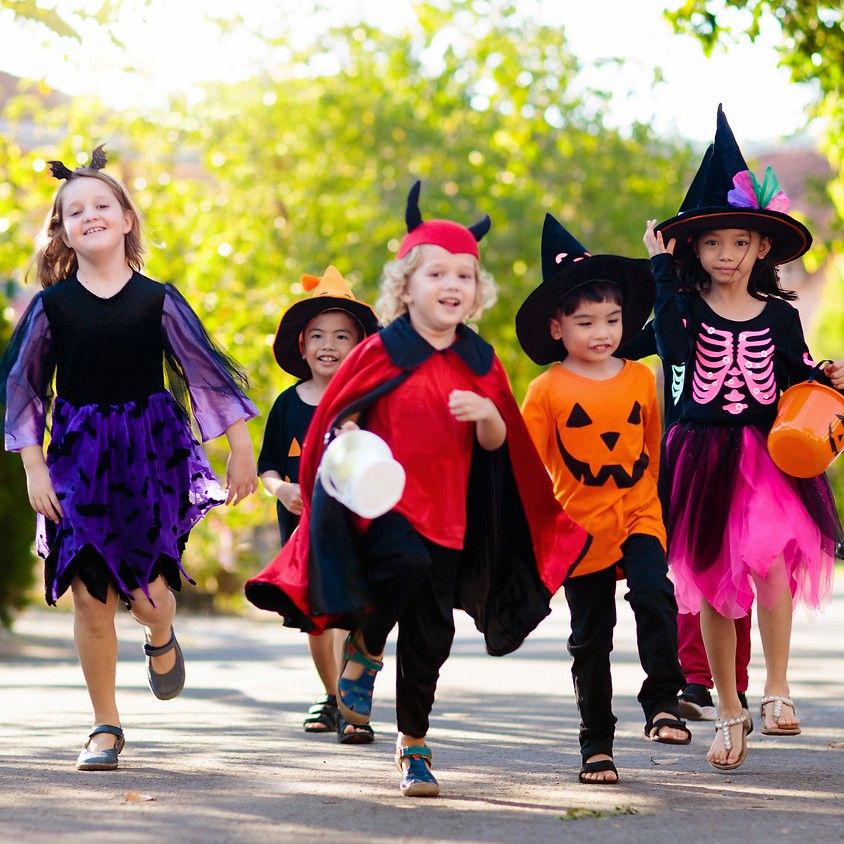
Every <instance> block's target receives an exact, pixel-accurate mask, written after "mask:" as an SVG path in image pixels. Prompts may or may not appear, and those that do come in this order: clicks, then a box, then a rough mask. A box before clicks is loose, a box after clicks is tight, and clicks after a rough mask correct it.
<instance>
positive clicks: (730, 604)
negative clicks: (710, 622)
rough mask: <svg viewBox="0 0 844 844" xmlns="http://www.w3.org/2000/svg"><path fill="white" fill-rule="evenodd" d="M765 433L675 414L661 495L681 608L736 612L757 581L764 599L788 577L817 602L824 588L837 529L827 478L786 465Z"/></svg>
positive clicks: (803, 598)
mask: <svg viewBox="0 0 844 844" xmlns="http://www.w3.org/2000/svg"><path fill="white" fill-rule="evenodd" d="M766 439H767V431H766V430H764V429H763V428H760V427H756V426H753V425H735V426H729V425H704V424H699V423H698V424H696V423H679V424H676V425H674V426H673V427H672V428H671V429H670V431H669V432H668V436H667V437H666V443H665V460H664V463H663V467H662V468H663V471H664V476H663V479H662V486H663V501H664V503H665V505H666V509H667V523H668V536H669V546H668V561H669V563H670V566H671V579H672V580H673V581H674V587H675V591H676V595H677V604H678V607H679V610H680V612H681V613H689V612H691V613H696V612H699V611H700V607H701V602H702V601H706V602H707V603H709V604H710V605H711V606H712V607H714V608H715V610H716V611H717V612H719V613H720V614H721V615H723V616H726V617H728V618H741V617H743V616H745V615H747V613H748V612H749V610H750V608H751V606H752V604H753V597H754V594H756V591H757V586H758V599H759V601H760V603H761V604H762V606H767V607H770V606H772V605H773V604H774V602H775V601H776V600H777V598H778V597H779V596H780V595H781V594H782V588H783V584H784V583H787V584H788V587H789V589H790V590H791V595H792V599H793V600H794V602H795V603H797V602H800V603H803V604H805V605H807V606H809V607H813V608H817V607H819V606H820V605H821V603H822V602H823V600H824V599H825V598H826V597H827V596H828V595H829V593H830V590H831V587H832V573H833V567H834V562H835V551H836V547H837V545H838V543H839V542H840V541H841V535H842V533H841V524H840V522H839V520H838V516H837V514H836V511H835V502H834V500H833V497H832V491H831V489H830V486H829V481H828V480H827V478H826V476H825V475H821V476H819V477H817V478H806V479H803V478H793V477H791V476H789V475H786V474H784V473H783V472H781V471H780V470H779V469H778V468H777V467H776V466H775V465H774V462H773V461H772V460H771V458H770V456H769V454H768V449H767V443H766Z"/></svg>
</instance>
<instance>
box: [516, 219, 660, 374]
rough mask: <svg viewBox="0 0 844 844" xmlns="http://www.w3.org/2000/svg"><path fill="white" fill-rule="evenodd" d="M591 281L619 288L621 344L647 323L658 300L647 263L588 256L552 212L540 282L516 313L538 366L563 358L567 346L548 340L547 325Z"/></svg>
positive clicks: (518, 331)
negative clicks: (563, 303)
mask: <svg viewBox="0 0 844 844" xmlns="http://www.w3.org/2000/svg"><path fill="white" fill-rule="evenodd" d="M590 281H610V282H612V283H613V284H617V285H618V286H619V287H620V288H621V292H622V297H623V304H622V306H621V322H622V336H621V345H623V344H624V343H626V342H627V341H628V340H630V339H631V338H633V337H635V336H636V335H637V334H638V333H639V332H640V331H641V330H642V326H643V325H644V324H645V321H646V320H647V318H648V316H649V314H650V312H651V309H652V308H653V305H654V299H655V297H656V286H655V283H654V278H653V275H652V274H651V271H650V267H649V265H648V262H647V261H637V260H636V259H634V258H623V257H622V256H620V255H592V254H591V253H589V252H587V250H586V248H585V247H584V246H583V245H582V244H581V243H579V242H578V241H577V239H576V238H575V237H573V236H572V235H571V234H570V233H569V232H568V231H567V230H566V229H565V228H564V227H563V224H562V223H560V221H559V220H557V219H556V218H554V217H553V216H552V215H551V214H546V215H545V223H544V225H543V226H542V284H540V285H539V287H537V288H536V289H535V290H534V291H533V292H532V293H531V294H530V295H529V296H528V297H527V299H525V301H524V304H522V306H521V308H519V312H518V313H517V314H516V336H517V337H518V338H519V343H520V344H521V346H522V348H523V349H524V350H525V354H527V356H528V357H529V358H530V359H531V360H532V361H533V362H534V363H539V364H546V363H552V362H554V361H558V360H563V359H564V358H565V357H566V355H567V354H568V352H567V351H566V347H565V346H564V345H563V344H562V343H561V342H560V341H559V340H555V339H554V338H553V337H552V336H551V332H550V330H549V326H548V321H549V320H550V319H551V315H552V314H553V312H554V308H555V306H556V305H557V304H558V303H559V301H560V300H561V299H562V298H563V297H564V296H565V295H566V294H567V293H571V291H572V290H575V289H576V288H578V287H581V286H582V285H584V284H587V283H588V282H590Z"/></svg>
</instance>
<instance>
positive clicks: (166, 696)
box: [144, 627, 185, 700]
mask: <svg viewBox="0 0 844 844" xmlns="http://www.w3.org/2000/svg"><path fill="white" fill-rule="evenodd" d="M174 648H175V650H176V664H175V665H174V666H173V667H172V668H171V669H170V670H169V671H168V672H167V673H166V674H158V673H156V672H155V671H153V670H152V657H155V656H163V655H164V654H166V653H168V652H169V651H172V650H173V649H174ZM144 653H145V654H146V657H147V679H148V680H149V688H150V691H151V692H152V693H153V694H154V695H155V696H156V697H157V698H158V699H159V700H170V699H171V698H174V697H177V696H178V695H179V693H180V692H181V691H182V689H183V688H184V687H185V658H184V656H182V649H181V648H180V647H179V643H178V641H177V640H176V634H175V633H174V632H173V628H172V627H171V628H170V641H169V642H167V644H166V645H159V646H158V647H153V646H152V645H150V644H149V642H144Z"/></svg>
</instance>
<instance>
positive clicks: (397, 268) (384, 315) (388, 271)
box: [375, 243, 498, 326]
mask: <svg viewBox="0 0 844 844" xmlns="http://www.w3.org/2000/svg"><path fill="white" fill-rule="evenodd" d="M425 246H426V244H424V243H422V244H420V245H419V246H414V247H413V249H411V250H410V251H409V252H408V253H407V255H405V256H404V257H403V258H398V259H397V260H395V261H390V262H388V263H387V264H385V266H384V272H383V273H382V275H381V283H380V291H381V292H380V295H379V296H378V299H377V301H376V302H375V312H376V313H377V314H378V318H379V319H380V320H381V324H382V325H385V326H386V325H389V324H390V323H391V322H393V320H395V319H398V317H400V316H401V315H402V314H405V313H407V304H406V303H405V302H403V301H402V298H401V297H402V294H403V293H404V292H405V291H406V290H407V283H408V280H409V279H410V277H411V275H413V272H414V270H416V269H418V268H419V265H420V264H421V263H422V259H423V257H424V255H425V253H424V252H423V249H424V248H425ZM473 260H474V264H475V280H476V281H477V283H478V285H477V290H476V291H475V303H474V307H473V308H472V311H471V313H470V314H469V315H468V317H467V319H470V320H476V319H480V317H481V314H483V312H484V311H485V310H486V309H487V308H491V307H492V306H493V305H494V304H495V300H496V299H497V298H498V290H497V289H496V286H495V279H494V278H493V277H492V275H491V274H490V273H488V272H487V271H486V270H485V269H484V268H483V267H482V266H481V264H480V262H479V261H478V259H477V258H474V259H473Z"/></svg>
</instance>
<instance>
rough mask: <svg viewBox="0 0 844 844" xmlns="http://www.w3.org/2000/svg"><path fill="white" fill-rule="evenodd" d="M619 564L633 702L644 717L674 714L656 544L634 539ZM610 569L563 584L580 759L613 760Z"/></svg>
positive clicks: (669, 596)
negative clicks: (630, 620) (631, 645)
mask: <svg viewBox="0 0 844 844" xmlns="http://www.w3.org/2000/svg"><path fill="white" fill-rule="evenodd" d="M622 553H623V556H622V558H621V561H620V563H619V565H620V566H621V567H622V569H623V570H624V573H625V575H626V577H627V587H628V592H627V594H626V595H625V596H624V597H625V599H626V600H627V601H629V602H630V606H631V607H632V608H633V614H634V616H635V618H636V643H637V645H638V649H639V661H640V662H641V663H642V668H644V670H645V675H646V677H645V682H644V683H643V684H642V688H641V690H640V691H639V696H638V699H639V703H640V704H641V705H642V709H643V711H644V713H645V718H646V719H648V720H651V719H652V718H653V716H654V715H656V714H657V713H658V712H671V713H676V712H677V695H678V693H679V691H680V689H682V688H683V685H684V682H685V681H684V678H683V671H682V669H681V668H680V662H679V660H678V658H677V602H676V600H675V599H674V587H673V585H672V584H671V581H670V580H669V579H668V565H667V563H666V561H665V554H664V553H663V551H662V546H661V545H660V543H659V540H658V539H656V537H653V536H647V535H645V534H640V533H637V534H633V535H632V536H630V537H629V538H628V540H627V541H626V542H625V543H624V545H623V546H622ZM615 584H616V576H615V566H610V567H609V568H607V569H604V570H603V571H599V572H595V573H594V574H587V575H584V576H583V577H573V578H571V579H570V580H569V581H567V582H566V585H565V590H566V600H567V601H568V605H569V610H570V611H571V636H570V637H569V643H568V651H569V653H570V654H571V655H572V658H573V662H572V667H571V673H572V678H573V679H574V693H575V697H576V699H577V709H578V712H580V752H581V754H582V756H583V758H584V759H586V758H588V757H589V756H594V755H595V754H596V753H607V754H610V755H612V745H613V737H614V735H615V723H616V720H617V719H616V717H615V716H614V715H613V712H612V677H611V676H610V652H611V651H612V636H613V628H614V627H615V622H616V613H615Z"/></svg>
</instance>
